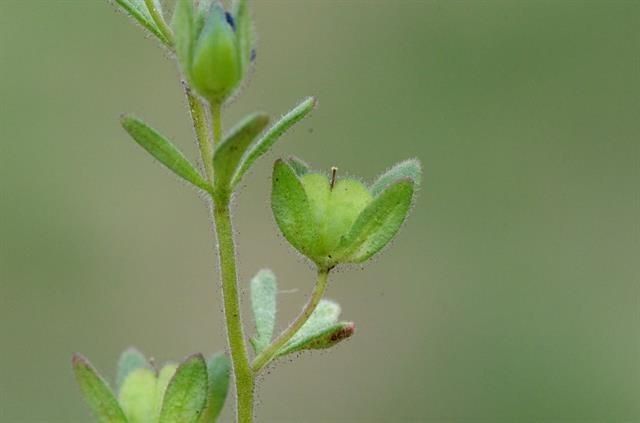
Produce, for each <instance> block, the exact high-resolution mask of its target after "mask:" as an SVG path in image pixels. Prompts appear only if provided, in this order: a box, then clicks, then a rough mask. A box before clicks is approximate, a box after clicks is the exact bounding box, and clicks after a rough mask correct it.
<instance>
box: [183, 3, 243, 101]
mask: <svg viewBox="0 0 640 423" xmlns="http://www.w3.org/2000/svg"><path fill="white" fill-rule="evenodd" d="M190 76H191V83H192V85H193V87H194V88H195V89H196V90H197V91H198V93H200V95H202V96H203V97H204V98H206V99H207V100H209V101H210V102H215V103H222V102H223V101H224V100H225V99H226V98H227V97H228V96H229V95H230V94H231V93H232V92H233V91H234V90H235V89H236V87H237V86H238V83H239V82H240V79H241V71H240V60H239V57H238V46H237V43H236V35H235V31H234V29H233V27H232V22H231V21H230V20H227V15H226V14H225V12H224V10H223V9H222V8H221V7H220V6H219V5H213V6H212V7H211V8H210V10H209V14H208V16H207V17H206V19H205V21H204V26H203V28H202V31H201V32H200V34H199V36H198V37H197V40H196V42H195V45H194V49H193V58H192V61H191V69H190Z"/></svg>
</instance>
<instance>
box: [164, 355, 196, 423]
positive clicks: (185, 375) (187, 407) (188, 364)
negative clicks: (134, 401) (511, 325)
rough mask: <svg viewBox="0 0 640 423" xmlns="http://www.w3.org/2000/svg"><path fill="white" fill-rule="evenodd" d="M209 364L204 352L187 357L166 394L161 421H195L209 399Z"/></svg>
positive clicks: (173, 422) (182, 422)
mask: <svg viewBox="0 0 640 423" xmlns="http://www.w3.org/2000/svg"><path fill="white" fill-rule="evenodd" d="M207 387H208V376H207V365H206V363H205V361H204V357H202V354H195V355H192V356H189V357H187V358H186V359H185V360H184V361H183V362H182V364H180V366H179V367H178V369H177V370H176V373H175V374H174V375H173V378H171V381H170V382H169V386H167V390H166V392H165V394H164V401H163V403H162V410H161V412H160V418H159V420H158V422H159V423H176V422H180V423H195V422H197V421H198V418H199V417H200V414H201V413H202V411H203V409H204V407H205V405H206V401H207Z"/></svg>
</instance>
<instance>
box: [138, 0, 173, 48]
mask: <svg viewBox="0 0 640 423" xmlns="http://www.w3.org/2000/svg"><path fill="white" fill-rule="evenodd" d="M144 3H145V5H146V6H147V9H149V13H150V14H151V18H153V21H154V22H155V23H156V25H158V29H159V30H160V32H161V33H162V35H164V37H165V38H166V39H167V42H168V43H169V46H170V47H172V46H173V31H172V30H171V28H169V25H167V22H166V21H165V20H164V16H162V12H161V11H160V10H158V8H157V7H156V4H155V2H154V1H153V0H144Z"/></svg>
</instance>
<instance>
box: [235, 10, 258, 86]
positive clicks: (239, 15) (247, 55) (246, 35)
mask: <svg viewBox="0 0 640 423" xmlns="http://www.w3.org/2000/svg"><path fill="white" fill-rule="evenodd" d="M233 17H234V18H235V21H236V34H237V35H236V36H237V38H238V50H239V53H240V63H241V68H242V71H243V73H244V72H246V70H247V69H248V68H249V66H250V65H251V55H252V53H251V52H252V50H253V48H254V41H255V34H254V32H253V24H252V22H251V14H250V13H249V1H248V0H235V1H234V3H233Z"/></svg>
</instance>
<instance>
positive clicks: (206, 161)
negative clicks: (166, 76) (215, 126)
mask: <svg viewBox="0 0 640 423" xmlns="http://www.w3.org/2000/svg"><path fill="white" fill-rule="evenodd" d="M184 87H185V88H184V91H185V93H186V95H187V100H188V101H189V111H190V112H191V120H192V121H193V128H194V130H195V132H196V138H197V140H198V147H200V158H201V159H202V165H203V166H204V171H205V173H206V177H207V180H208V181H209V183H210V184H213V143H212V141H211V139H210V135H209V125H208V124H207V110H206V108H205V106H204V104H202V102H201V101H200V99H198V97H196V96H195V95H193V93H192V92H191V89H190V88H189V87H188V86H187V85H186V83H185V84H184Z"/></svg>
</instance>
